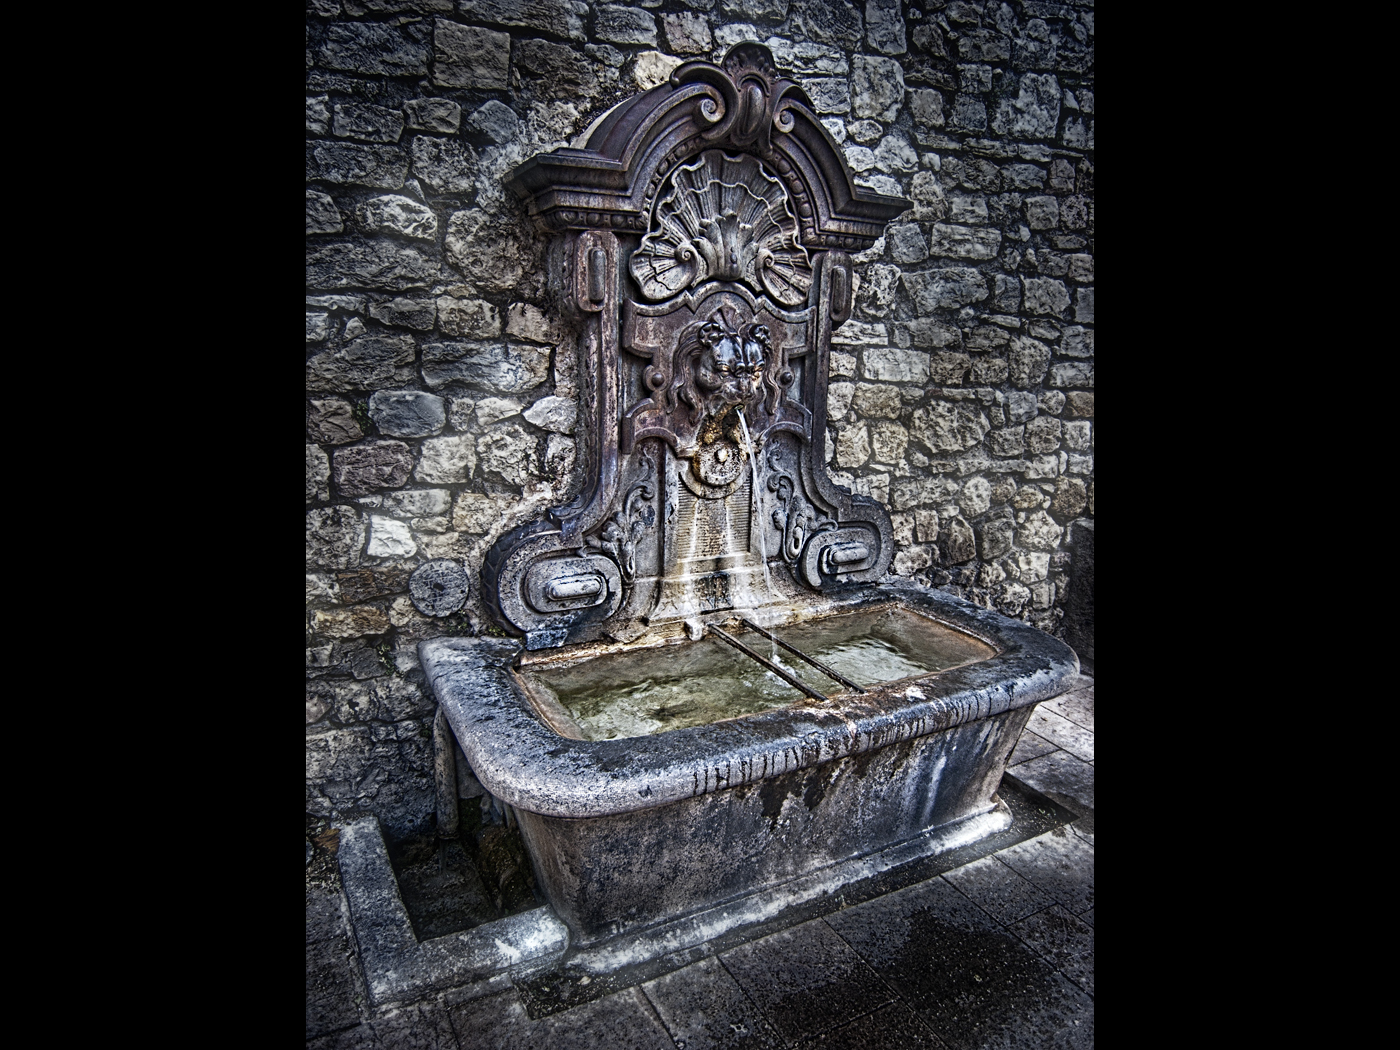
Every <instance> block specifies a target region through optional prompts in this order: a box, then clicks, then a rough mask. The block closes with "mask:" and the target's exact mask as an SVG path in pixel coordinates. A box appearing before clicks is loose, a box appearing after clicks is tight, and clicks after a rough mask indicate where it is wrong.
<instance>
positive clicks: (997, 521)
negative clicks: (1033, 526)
mask: <svg viewBox="0 0 1400 1050" xmlns="http://www.w3.org/2000/svg"><path fill="white" fill-rule="evenodd" d="M978 532H979V536H978V544H977V547H978V553H980V554H981V556H982V560H983V561H992V560H993V559H996V558H1002V557H1005V556H1006V555H1007V554H1009V553H1010V552H1011V541H1012V539H1013V537H1014V536H1015V532H1016V523H1015V522H1013V521H1012V520H1011V519H1010V518H994V519H992V520H991V521H987V522H983V524H982V527H981V528H980V529H979V530H978Z"/></svg>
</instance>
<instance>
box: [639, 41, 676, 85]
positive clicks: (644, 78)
mask: <svg viewBox="0 0 1400 1050" xmlns="http://www.w3.org/2000/svg"><path fill="white" fill-rule="evenodd" d="M680 64H681V60H680V59H679V58H675V57H674V56H672V55H663V54H662V53H661V52H660V51H643V52H642V53H641V54H639V55H638V56H637V58H636V60H635V61H634V62H633V64H632V79H633V80H635V81H636V83H637V88H638V90H640V91H650V90H651V89H652V88H654V87H656V86H657V85H659V84H664V83H666V81H667V80H669V79H670V78H671V74H672V73H673V72H675V70H676V67H677V66H679V65H680Z"/></svg>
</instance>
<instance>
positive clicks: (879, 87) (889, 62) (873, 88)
mask: <svg viewBox="0 0 1400 1050" xmlns="http://www.w3.org/2000/svg"><path fill="white" fill-rule="evenodd" d="M903 102H904V70H903V69H902V68H900V65H899V63H898V62H896V61H894V60H893V59H890V58H871V57H869V56H867V55H856V56H855V58H853V59H852V60H851V111H852V112H853V113H854V114H855V115H856V116H857V117H874V118H875V119H876V120H894V118H895V117H896V116H897V115H898V114H899V107H900V105H901V104H902V103H903Z"/></svg>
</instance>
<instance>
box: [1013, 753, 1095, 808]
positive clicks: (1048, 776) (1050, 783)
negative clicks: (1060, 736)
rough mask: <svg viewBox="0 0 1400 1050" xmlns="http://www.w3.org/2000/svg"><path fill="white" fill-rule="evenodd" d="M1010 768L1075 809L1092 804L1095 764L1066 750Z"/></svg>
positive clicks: (1018, 777) (1045, 792) (1055, 798)
mask: <svg viewBox="0 0 1400 1050" xmlns="http://www.w3.org/2000/svg"><path fill="white" fill-rule="evenodd" d="M1011 772H1012V774H1013V775H1014V776H1015V777H1016V778H1017V779H1018V780H1020V781H1022V782H1024V783H1026V784H1029V785H1030V786H1031V787H1033V788H1035V790H1037V791H1039V792H1041V793H1042V794H1045V795H1048V796H1050V797H1051V798H1052V799H1054V800H1055V801H1056V802H1059V803H1062V804H1063V805H1067V806H1070V807H1071V808H1075V809H1083V808H1088V809H1093V808H1094V767H1093V766H1092V765H1091V764H1090V763H1088V762H1085V761H1084V760H1083V759H1078V758H1075V757H1074V756H1073V755H1071V754H1069V753H1068V752H1067V751H1055V752H1052V753H1051V754H1048V755H1042V756H1041V757H1040V758H1033V759H1031V760H1030V761H1029V762H1022V763H1021V764H1020V765H1018V766H1016V767H1015V768H1014V769H1012V770H1011Z"/></svg>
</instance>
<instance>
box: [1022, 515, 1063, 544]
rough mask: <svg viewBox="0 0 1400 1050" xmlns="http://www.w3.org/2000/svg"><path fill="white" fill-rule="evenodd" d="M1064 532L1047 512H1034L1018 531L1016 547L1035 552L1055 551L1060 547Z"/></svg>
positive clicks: (1027, 517) (1027, 516)
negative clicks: (1061, 536)
mask: <svg viewBox="0 0 1400 1050" xmlns="http://www.w3.org/2000/svg"><path fill="white" fill-rule="evenodd" d="M1063 532H1064V529H1062V528H1060V526H1058V525H1056V524H1055V522H1054V520H1053V519H1052V518H1051V517H1050V515H1048V514H1046V513H1045V511H1043V510H1037V511H1032V512H1031V513H1029V514H1027V515H1026V520H1025V522H1024V523H1023V524H1022V525H1021V527H1020V528H1018V529H1017V530H1016V545H1017V546H1018V547H1023V548H1025V549H1027V550H1033V551H1053V550H1055V549H1056V548H1057V547H1059V545H1060V535H1061V533H1063Z"/></svg>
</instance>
